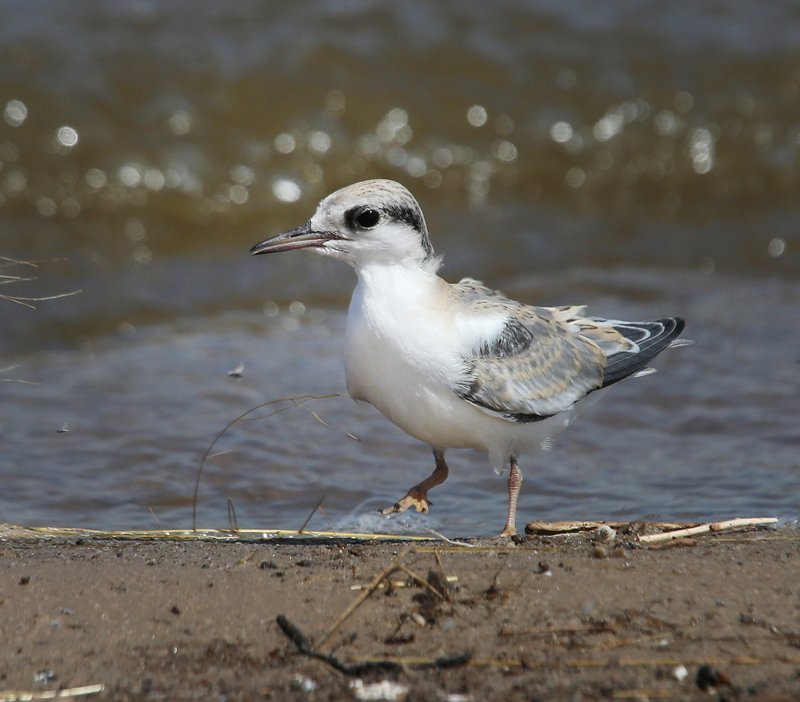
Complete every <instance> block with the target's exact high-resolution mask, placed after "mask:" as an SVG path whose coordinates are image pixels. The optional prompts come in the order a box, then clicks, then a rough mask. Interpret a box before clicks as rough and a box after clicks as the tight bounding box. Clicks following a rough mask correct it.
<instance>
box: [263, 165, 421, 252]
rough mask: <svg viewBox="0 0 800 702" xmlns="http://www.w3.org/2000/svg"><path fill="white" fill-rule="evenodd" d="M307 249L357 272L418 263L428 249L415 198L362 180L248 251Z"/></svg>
mask: <svg viewBox="0 0 800 702" xmlns="http://www.w3.org/2000/svg"><path fill="white" fill-rule="evenodd" d="M307 248H311V249H314V250H315V251H317V252H318V253H321V254H326V255H328V256H333V257H334V258H339V259H342V260H344V261H347V262H348V263H349V264H350V265H352V266H354V267H356V268H358V267H359V266H362V265H366V264H369V263H375V262H382V263H402V262H417V263H418V264H420V265H422V264H423V263H425V262H427V261H429V260H431V259H432V258H433V247H432V246H431V242H430V240H429V239H428V230H427V227H426V226H425V218H424V217H423V216H422V210H421V209H420V206H419V204H417V201H416V200H415V199H414V196H413V195H412V194H411V193H410V192H408V190H406V188H404V187H403V186H402V185H400V183H396V182H394V181H393V180H365V181H362V182H360V183H354V184H353V185H348V186H347V187H346V188H342V189H341V190H337V191H336V192H334V193H332V194H330V195H328V197H326V198H325V199H324V200H323V201H322V202H320V203H319V206H318V207H317V211H316V212H315V213H314V216H313V217H311V219H310V220H308V222H306V223H305V224H303V225H302V226H299V227H297V228H296V229H292V230H290V231H288V232H284V233H283V234H278V236H275V237H272V238H271V239H267V240H266V241H262V242H261V243H259V244H256V245H255V246H254V247H253V248H252V249H250V253H252V254H265V253H278V252H280V251H291V250H292V249H307Z"/></svg>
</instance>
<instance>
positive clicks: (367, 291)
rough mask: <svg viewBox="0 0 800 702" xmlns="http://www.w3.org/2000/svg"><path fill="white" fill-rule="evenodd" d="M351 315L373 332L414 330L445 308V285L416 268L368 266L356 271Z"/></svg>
mask: <svg viewBox="0 0 800 702" xmlns="http://www.w3.org/2000/svg"><path fill="white" fill-rule="evenodd" d="M357 273H358V284H357V286H356V289H355V291H354V292H353V299H352V301H351V307H350V310H351V312H353V313H355V314H356V316H357V317H358V318H360V319H362V320H363V321H366V322H367V324H368V325H369V326H370V327H372V328H373V329H387V328H390V327H394V326H395V325H399V326H403V327H405V326H408V325H411V326H413V325H414V324H416V323H418V322H419V320H426V319H428V318H429V317H430V316H431V315H437V314H439V313H440V311H441V309H440V308H442V307H443V306H444V305H445V304H446V301H447V299H449V298H448V297H447V295H446V294H445V292H444V289H445V288H446V287H447V283H445V281H444V280H442V279H441V278H440V277H439V276H438V275H436V273H435V272H434V271H432V270H426V269H425V268H424V267H421V266H420V265H419V264H416V263H415V264H412V265H409V264H405V263H403V264H395V265H379V264H370V265H366V266H362V267H360V268H359V269H358V270H357Z"/></svg>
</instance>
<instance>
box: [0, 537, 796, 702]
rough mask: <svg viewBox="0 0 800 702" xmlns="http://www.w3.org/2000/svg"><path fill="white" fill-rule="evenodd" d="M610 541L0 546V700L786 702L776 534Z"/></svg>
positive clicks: (788, 579)
mask: <svg viewBox="0 0 800 702" xmlns="http://www.w3.org/2000/svg"><path fill="white" fill-rule="evenodd" d="M618 541H620V542H621V543H616V542H614V543H612V544H611V545H603V546H599V545H598V544H596V543H594V542H593V541H592V540H591V539H590V538H588V537H569V538H558V539H552V538H543V537H528V538H526V539H525V540H524V541H523V542H522V543H519V544H516V545H514V544H507V543H499V542H495V541H485V542H473V544H474V547H473V548H465V547H455V546H449V545H447V544H444V543H440V542H416V543H414V542H411V543H409V542H382V543H371V542H367V543H362V542H347V541H344V540H338V541H330V542H322V543H319V542H318V543H313V542H303V543H298V542H285V541H284V542H272V541H270V542H260V543H258V542H252V543H251V542H247V543H241V542H238V543H237V542H234V543H218V542H195V541H193V542H185V541H166V540H151V541H147V540H130V541H115V540H108V539H97V538H63V537H59V538H54V539H42V538H39V537H37V538H34V537H31V536H29V535H28V536H26V535H24V534H23V535H19V534H16V535H15V534H10V533H8V532H7V533H6V534H5V535H4V536H2V540H0V568H1V569H2V576H1V577H0V632H1V633H2V642H3V643H2V646H1V647H0V690H3V691H4V692H3V693H2V694H0V699H9V698H13V697H12V696H11V695H10V693H9V692H8V691H10V690H25V691H34V690H37V691H42V690H55V689H58V688H73V687H80V686H88V685H102V686H103V691H102V692H99V693H96V694H92V695H87V696H86V697H83V698H79V699H87V700H93V699H108V700H184V699H186V700H189V699H192V700H196V699H199V700H257V699H274V700H351V699H352V700H355V699H368V697H366V695H368V694H369V693H370V692H372V693H375V692H377V691H378V689H380V690H381V691H383V693H385V694H384V697H383V698H386V699H408V700H438V701H441V700H450V701H451V702H457V701H459V700H475V701H477V700H484V699H498V700H501V699H502V700H559V699H568V700H601V699H602V700H605V699H637V700H662V699H674V700H695V699H696V700H707V699H709V698H710V697H709V692H711V694H712V695H714V696H715V697H711V699H727V700H770V701H777V700H787V701H788V700H797V699H800V577H799V575H800V568H798V565H799V562H798V554H800V534H799V533H798V531H797V530H796V529H780V530H777V531H775V530H770V531H749V532H747V533H739V534H719V535H708V536H703V537H698V538H694V539H692V540H690V541H689V540H684V541H678V542H675V543H670V544H667V545H664V546H659V547H645V546H642V545H640V544H637V543H635V541H634V540H633V539H632V540H631V541H626V540H625V539H624V538H622V539H618ZM392 567H397V568H398V569H397V570H395V571H394V572H393V573H392V574H391V575H389V576H388V580H389V583H390V585H389V586H388V587H386V586H383V585H382V586H381V588H380V589H375V590H374V591H370V590H368V589H366V588H367V587H368V586H369V585H370V583H372V582H374V580H375V579H376V576H379V575H380V574H381V573H385V572H386V571H387V569H390V568H392ZM415 578H418V580H415ZM359 588H360V589H359ZM358 598H362V601H361V604H360V606H358V607H357V608H355V609H354V610H353V611H352V614H350V615H349V616H347V617H346V618H344V619H342V615H344V614H346V613H347V610H348V608H349V607H351V606H352V605H353V604H354V603H356V602H357V599H358ZM279 617H283V618H284V619H281V620H280V622H281V623H282V624H283V626H281V625H280V624H279V622H278V619H279ZM340 619H342V621H341V624H340V626H338V627H337V628H334V625H335V624H336V623H337V620H340ZM287 622H288V623H287ZM703 666H709V667H710V668H711V669H713V670H710V669H709V668H704V667H703ZM698 673H699V674H700V681H699V682H700V683H702V684H703V685H704V686H705V687H707V688H709V690H708V691H703V690H701V689H700V687H699V686H698ZM357 681H361V682H360V683H359V682H357ZM378 683H383V685H384V687H381V688H377V687H369V686H370V685H375V684H378ZM392 685H394V686H395V687H394V688H392ZM403 690H407V692H406V693H403V692H402V691H403ZM89 691H90V692H91V689H90V690H89ZM393 691H394V692H396V693H398V694H399V696H397V697H391V696H390V693H392V692H393ZM383 698H380V697H373V698H372V699H383Z"/></svg>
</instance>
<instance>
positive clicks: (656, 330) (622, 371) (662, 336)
mask: <svg viewBox="0 0 800 702" xmlns="http://www.w3.org/2000/svg"><path fill="white" fill-rule="evenodd" d="M685 326H686V322H685V321H684V320H683V319H682V318H681V317H664V318H663V319H656V320H653V321H652V322H626V323H624V324H623V323H621V324H619V325H617V324H615V325H614V328H615V329H616V330H617V331H618V332H619V333H620V334H622V335H623V336H624V337H626V338H628V339H631V340H632V341H635V342H636V343H637V344H638V346H639V350H638V351H637V352H635V353H630V352H628V351H620V352H619V353H615V354H612V355H611V356H609V357H608V362H607V363H606V367H605V369H604V370H603V387H604V388H606V387H608V386H609V385H613V384H614V383H617V382H619V381H620V380H623V379H624V378H627V377H628V376H629V375H633V374H634V373H636V372H637V371H639V370H642V369H643V368H644V367H645V366H646V365H647V364H648V363H649V362H650V361H651V360H653V358H655V357H656V356H658V354H660V353H661V352H662V351H663V350H664V349H666V348H667V347H668V346H669V345H670V344H671V343H672V341H673V340H674V339H675V338H676V337H678V336H679V335H680V334H681V332H682V331H683V329H684V327H685Z"/></svg>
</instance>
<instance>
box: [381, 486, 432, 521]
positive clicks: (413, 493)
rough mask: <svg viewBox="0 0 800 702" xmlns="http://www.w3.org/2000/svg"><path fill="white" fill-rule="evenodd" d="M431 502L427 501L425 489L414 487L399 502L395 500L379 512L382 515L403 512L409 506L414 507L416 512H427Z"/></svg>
mask: <svg viewBox="0 0 800 702" xmlns="http://www.w3.org/2000/svg"><path fill="white" fill-rule="evenodd" d="M431 504H432V503H430V502H428V495H427V493H426V492H425V491H423V490H419V489H417V488H415V487H413V488H411V489H410V490H409V491H408V494H407V495H406V496H405V497H404V498H403V499H402V500H400V501H399V502H395V503H394V504H393V505H392V506H391V507H387V508H386V509H382V510H381V511H380V512H381V514H382V515H383V516H384V517H388V516H389V515H390V514H397V513H398V512H405V511H406V510H407V509H408V508H409V507H414V508H415V509H416V510H417V512H423V513H425V512H427V511H428V507H430V505H431Z"/></svg>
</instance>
